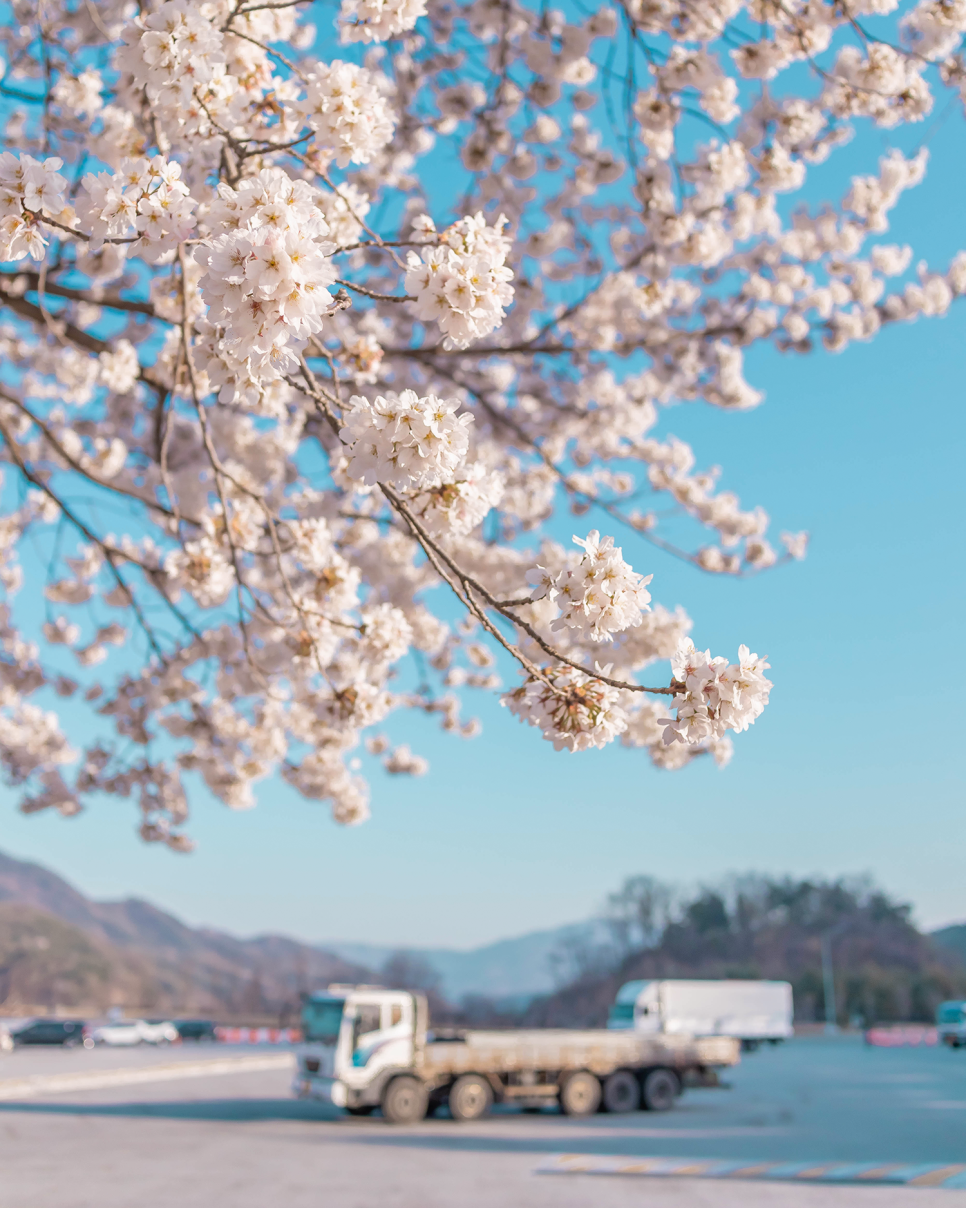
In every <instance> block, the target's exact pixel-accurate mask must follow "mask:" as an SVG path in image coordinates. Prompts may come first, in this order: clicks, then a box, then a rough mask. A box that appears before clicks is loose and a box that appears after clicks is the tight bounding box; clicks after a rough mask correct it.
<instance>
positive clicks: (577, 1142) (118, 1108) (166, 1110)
mask: <svg viewBox="0 0 966 1208" xmlns="http://www.w3.org/2000/svg"><path fill="white" fill-rule="evenodd" d="M13 1113H29V1114H32V1115H50V1116H99V1117H114V1118H119V1117H127V1118H135V1119H157V1120H195V1121H211V1122H227V1123H238V1122H245V1121H272V1120H291V1121H304V1122H306V1123H313V1122H314V1123H319V1124H328V1125H330V1126H331V1127H329V1128H326V1129H325V1130H324V1131H321V1132H314V1131H313V1132H312V1133H301V1134H299V1137H300V1139H301V1140H303V1141H304V1142H306V1143H309V1144H312V1145H318V1144H323V1145H324V1144H338V1145H346V1144H348V1145H353V1146H359V1147H361V1148H367V1147H373V1148H377V1149H378V1148H390V1149H414V1150H437V1151H448V1152H457V1153H504V1154H534V1155H544V1154H555V1153H563V1152H580V1153H589V1154H599V1155H601V1156H608V1155H618V1154H628V1155H635V1156H645V1155H653V1154H655V1153H658V1154H660V1153H667V1152H668V1151H670V1153H671V1155H672V1156H674V1155H678V1154H686V1153H692V1152H694V1151H695V1149H697V1151H698V1152H699V1153H701V1154H702V1155H703V1156H709V1157H716V1156H722V1157H727V1156H738V1157H745V1156H751V1157H755V1156H760V1155H759V1149H760V1142H759V1149H756V1140H757V1139H758V1138H761V1137H762V1136H763V1134H770V1135H771V1136H773V1137H774V1136H775V1135H776V1134H779V1135H784V1134H786V1133H787V1131H788V1130H786V1129H783V1128H778V1129H775V1128H761V1127H750V1128H749V1127H746V1128H742V1127H734V1126H731V1127H724V1128H720V1129H698V1130H695V1131H694V1132H692V1130H687V1129H669V1130H668V1132H667V1134H666V1135H661V1133H663V1130H661V1132H658V1130H656V1129H651V1128H646V1129H642V1130H641V1131H640V1133H639V1134H638V1135H635V1132H636V1131H637V1130H634V1129H629V1128H621V1129H620V1131H619V1132H615V1133H612V1134H608V1133H607V1132H606V1131H605V1130H603V1129H600V1130H597V1129H593V1131H592V1132H591V1131H588V1129H587V1127H586V1126H587V1124H588V1123H589V1121H580V1122H579V1128H575V1126H574V1124H572V1123H571V1122H570V1121H568V1120H566V1119H565V1118H563V1117H560V1116H554V1115H547V1116H545V1117H544V1121H545V1123H546V1124H547V1125H549V1126H550V1128H549V1129H548V1130H547V1131H545V1132H543V1133H542V1134H541V1135H536V1136H535V1135H533V1133H532V1132H530V1131H529V1130H527V1131H522V1129H521V1132H520V1134H519V1135H518V1136H513V1135H512V1133H511V1132H508V1131H506V1129H507V1127H508V1128H509V1129H512V1128H513V1126H514V1125H515V1124H517V1123H519V1124H520V1125H521V1126H522V1127H525V1126H524V1121H523V1118H518V1117H516V1115H515V1113H514V1114H513V1115H510V1114H507V1115H503V1114H502V1113H500V1114H495V1115H494V1116H493V1117H491V1118H490V1120H489V1121H487V1122H486V1123H481V1124H479V1125H476V1126H475V1128H476V1129H477V1130H480V1129H486V1128H488V1126H493V1127H494V1128H499V1127H500V1126H501V1125H503V1126H504V1127H503V1128H501V1130H500V1131H499V1132H495V1131H494V1132H481V1131H474V1132H468V1131H466V1127H465V1126H464V1125H461V1124H457V1123H455V1122H454V1121H451V1120H449V1119H448V1118H445V1117H444V1118H442V1119H439V1120H437V1121H433V1122H430V1124H429V1125H428V1126H426V1125H423V1126H417V1127H416V1128H414V1129H412V1130H410V1129H399V1128H394V1127H392V1126H391V1125H387V1124H386V1123H385V1122H384V1121H383V1120H382V1119H381V1117H379V1116H376V1117H374V1118H372V1119H352V1118H350V1117H346V1116H343V1115H342V1114H341V1113H340V1112H336V1111H334V1110H333V1109H332V1108H331V1107H327V1106H326V1105H324V1104H321V1103H314V1102H312V1101H305V1100H298V1099H193V1100H184V1101H178V1100H169V1101H166V1102H165V1101H162V1102H145V1103H140V1102H127V1103H38V1102H35V1101H32V1102H20V1103H17V1102H3V1103H0V1119H2V1117H3V1115H4V1114H13ZM575 1123H577V1122H575ZM575 1134H576V1135H575ZM736 1141H737V1142H738V1144H737V1145H736V1144H735V1142H736ZM715 1142H717V1143H715ZM745 1150H747V1151H748V1153H747V1155H746V1153H745V1152H744V1151H745Z"/></svg>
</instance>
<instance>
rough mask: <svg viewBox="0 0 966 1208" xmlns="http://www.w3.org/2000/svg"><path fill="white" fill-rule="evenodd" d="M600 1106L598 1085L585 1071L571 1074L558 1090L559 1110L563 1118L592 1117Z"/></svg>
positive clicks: (591, 1075) (592, 1076)
mask: <svg viewBox="0 0 966 1208" xmlns="http://www.w3.org/2000/svg"><path fill="white" fill-rule="evenodd" d="M599 1106H600V1083H599V1082H598V1081H597V1079H596V1078H595V1077H594V1075H593V1074H591V1073H589V1072H588V1071H587V1070H580V1071H579V1072H578V1073H576V1074H571V1075H570V1077H569V1078H568V1079H567V1081H566V1082H565V1083H564V1084H563V1086H562V1087H561V1088H560V1110H561V1111H562V1112H563V1114H564V1115H565V1116H592V1115H593V1114H594V1112H595V1111H596V1110H597V1108H598V1107H599Z"/></svg>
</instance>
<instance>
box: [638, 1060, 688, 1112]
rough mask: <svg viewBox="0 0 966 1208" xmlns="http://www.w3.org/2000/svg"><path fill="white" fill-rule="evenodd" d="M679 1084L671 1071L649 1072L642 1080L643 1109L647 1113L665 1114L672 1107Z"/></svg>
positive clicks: (675, 1075)
mask: <svg viewBox="0 0 966 1208" xmlns="http://www.w3.org/2000/svg"><path fill="white" fill-rule="evenodd" d="M680 1088H681V1083H680V1082H679V1081H678V1076H677V1074H675V1073H674V1071H673V1070H651V1072H650V1073H649V1074H648V1075H647V1077H646V1078H645V1079H644V1087H643V1099H644V1107H645V1108H646V1110H647V1111H649V1112H666V1111H670V1110H671V1108H672V1107H673V1106H674V1100H675V1099H676V1098H677V1097H678V1091H679V1090H680Z"/></svg>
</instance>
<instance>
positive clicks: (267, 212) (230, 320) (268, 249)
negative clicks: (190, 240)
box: [195, 168, 335, 384]
mask: <svg viewBox="0 0 966 1208" xmlns="http://www.w3.org/2000/svg"><path fill="white" fill-rule="evenodd" d="M207 222H208V227H209V229H210V230H211V231H212V235H211V237H210V238H209V239H208V240H206V241H205V242H204V243H203V244H202V245H201V246H200V247H199V248H198V249H197V250H196V252H195V258H196V260H197V261H198V262H199V264H202V265H204V267H205V268H206V269H207V270H208V271H207V272H206V273H205V275H204V277H203V278H202V279H201V281H200V282H199V289H200V291H201V296H202V298H203V299H204V301H205V302H206V303H207V304H208V319H209V321H210V322H212V323H214V324H215V325H217V326H218V327H219V328H220V329H221V330H222V332H223V336H222V340H221V341H220V342H219V347H218V354H220V355H218V354H216V356H215V357H213V358H212V359H211V361H210V362H209V365H208V370H209V373H210V374H213V375H214V380H215V381H216V383H218V384H223V383H224V381H225V380H226V379H227V377H228V374H227V373H226V371H225V370H224V369H223V368H222V365H219V363H218V362H219V360H221V361H222V364H225V363H232V364H238V363H239V362H242V361H244V362H245V363H246V365H247V367H248V370H249V372H250V373H251V375H252V376H253V377H255V378H256V379H257V380H260V381H266V380H268V381H271V380H272V379H274V378H277V377H278V376H279V375H280V374H281V373H282V372H293V371H295V370H297V368H298V360H297V352H298V350H299V349H301V348H302V347H303V346H304V344H305V341H306V340H307V339H308V338H309V336H311V335H313V334H315V333H316V332H318V331H320V330H321V329H322V319H323V316H324V315H325V314H326V311H327V308H328V307H329V306H330V305H331V303H332V294H330V293H329V291H328V289H327V288H326V287H327V286H329V285H331V284H332V282H333V281H334V280H335V270H334V269H333V267H332V265H331V263H330V261H329V260H328V259H327V255H328V253H330V252H331V251H333V250H334V244H332V243H330V242H329V241H328V235H329V226H328V223H327V222H326V221H325V219H324V218H323V216H322V211H321V209H320V207H319V206H318V204H317V197H316V191H315V190H314V189H313V188H312V186H311V185H309V184H307V183H306V182H305V181H303V180H292V179H290V177H289V176H287V175H286V173H285V172H283V171H282V170H281V169H279V168H263V169H262V170H261V171H260V172H259V173H258V175H257V176H253V177H251V178H250V179H248V180H246V181H244V182H242V183H241V184H240V185H239V187H238V189H237V190H236V189H232V188H230V187H229V186H228V185H223V186H222V187H221V189H220V190H219V195H218V197H217V199H216V200H214V201H212V203H211V205H210V206H209V208H208V213H207Z"/></svg>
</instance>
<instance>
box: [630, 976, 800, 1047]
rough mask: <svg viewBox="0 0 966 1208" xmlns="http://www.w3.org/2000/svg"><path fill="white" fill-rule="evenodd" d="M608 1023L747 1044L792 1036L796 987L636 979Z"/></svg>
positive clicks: (731, 981) (779, 983) (773, 983)
mask: <svg viewBox="0 0 966 1208" xmlns="http://www.w3.org/2000/svg"><path fill="white" fill-rule="evenodd" d="M607 1026H608V1027H609V1028H614V1029H623V1028H632V1029H634V1030H635V1031H637V1032H644V1033H652V1034H657V1033H661V1034H663V1035H675V1034H678V1035H687V1036H734V1037H735V1038H736V1039H738V1040H741V1041H743V1042H744V1043H745V1044H746V1046H749V1047H751V1046H754V1045H755V1044H756V1043H760V1042H761V1041H764V1040H772V1041H779V1040H784V1039H785V1038H786V1037H788V1036H791V1035H792V1031H793V1028H792V988H791V986H790V985H789V983H788V982H783V981H739V980H737V979H730V978H728V979H725V980H720V981H684V980H680V981H672V980H668V981H657V980H655V981H633V982H627V984H626V985H623V986H621V988H620V990H618V992H617V999H616V1001H615V1003H614V1005H613V1007H611V1011H610V1017H609V1019H608V1021H607Z"/></svg>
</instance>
